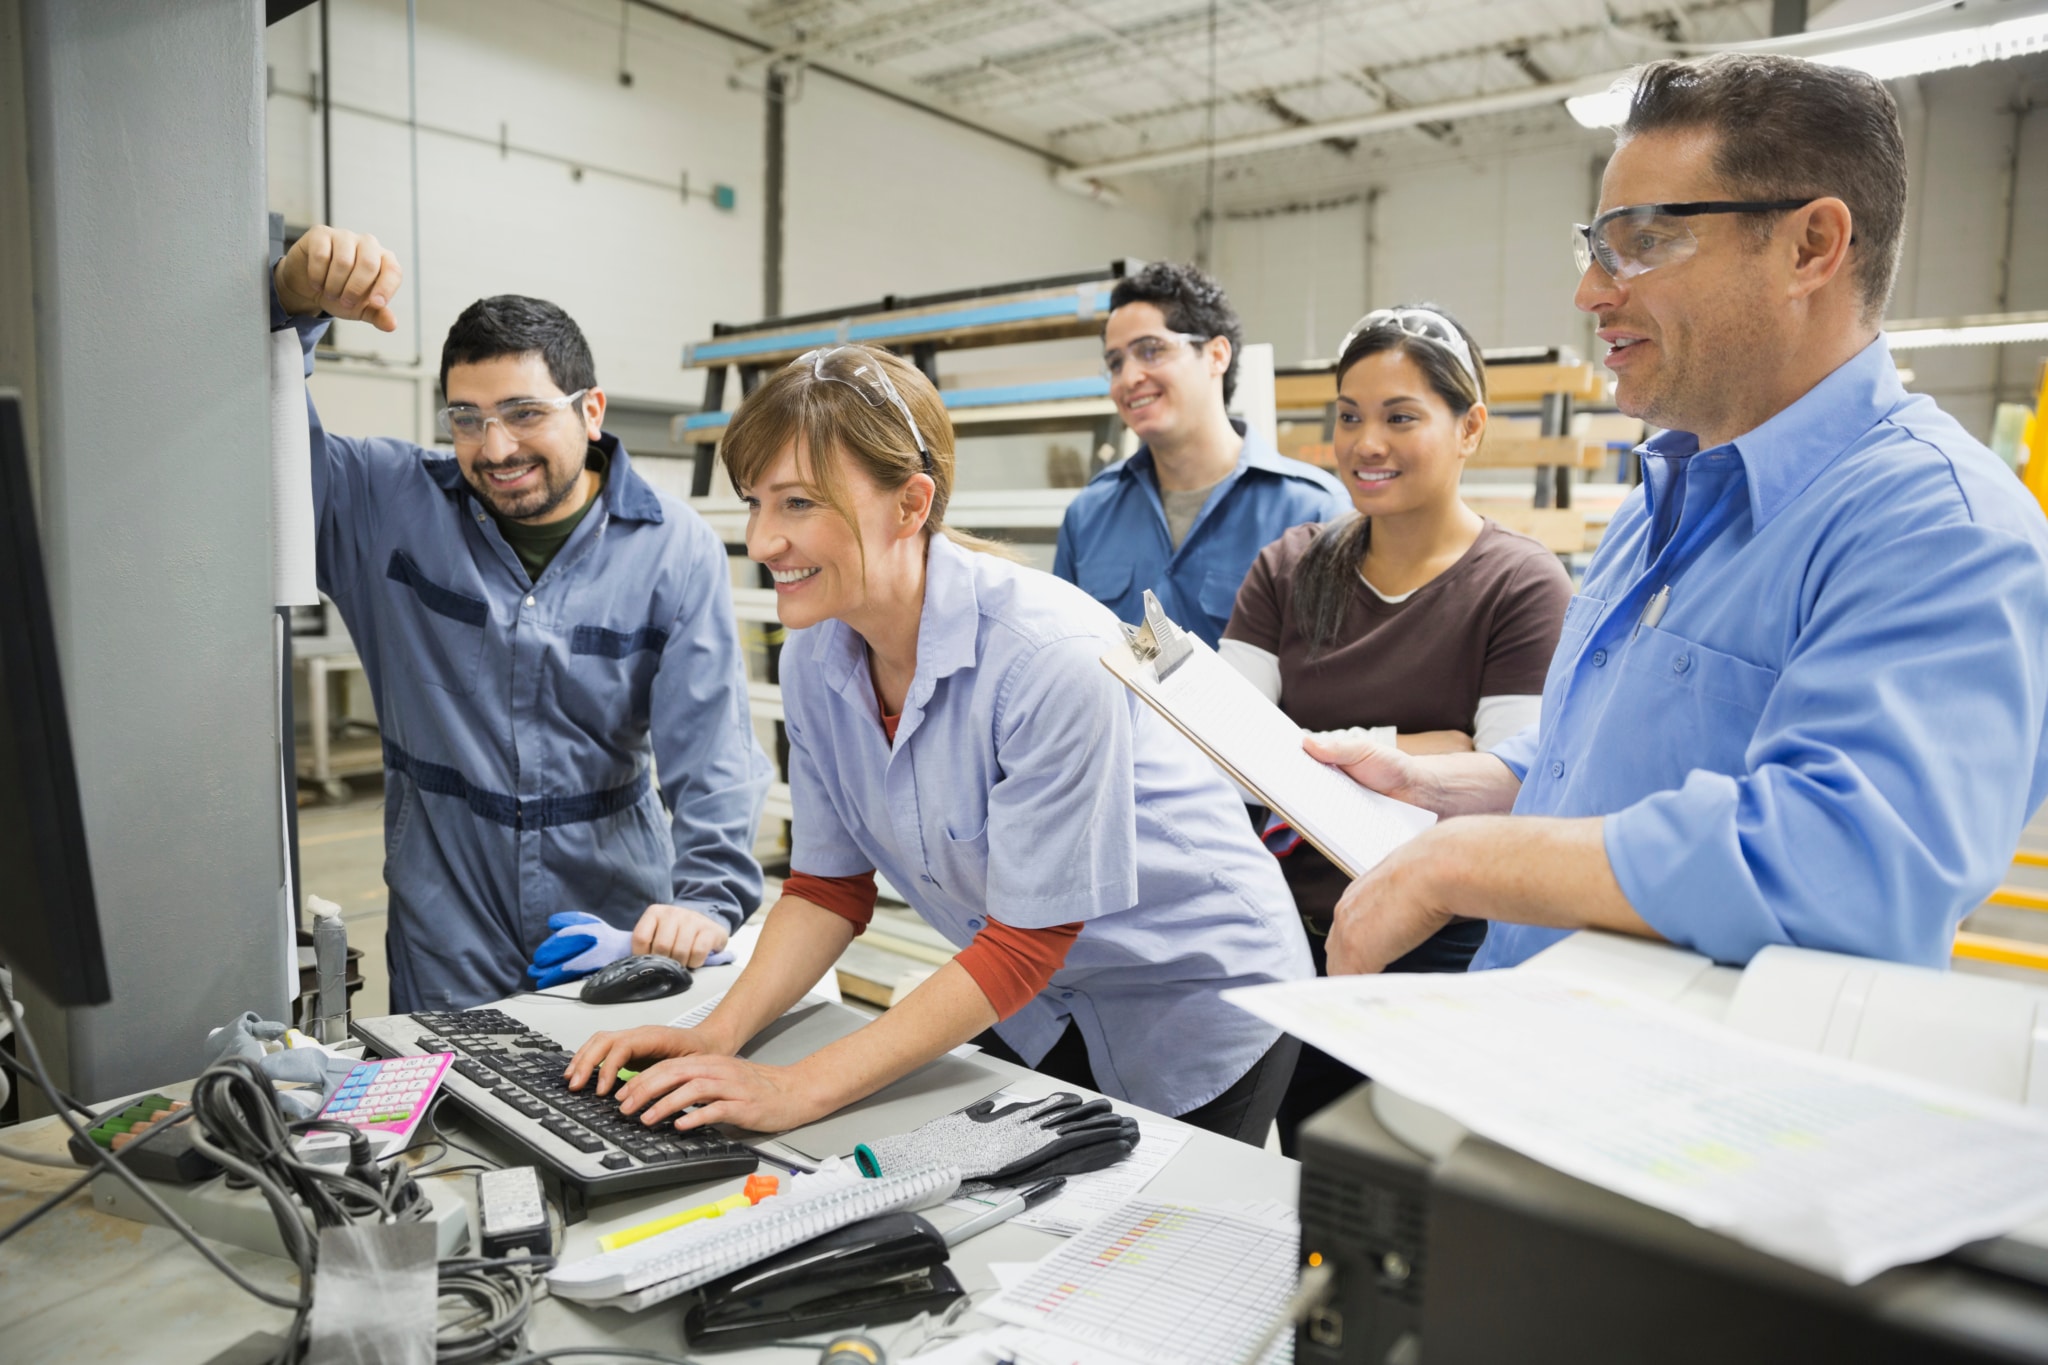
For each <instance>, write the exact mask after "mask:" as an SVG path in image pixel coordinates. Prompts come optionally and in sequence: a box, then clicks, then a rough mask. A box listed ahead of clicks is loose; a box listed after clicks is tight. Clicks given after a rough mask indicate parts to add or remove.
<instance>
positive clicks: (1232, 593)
mask: <svg viewBox="0 0 2048 1365" xmlns="http://www.w3.org/2000/svg"><path fill="white" fill-rule="evenodd" d="M1109 297H1110V310H1109V320H1108V322H1107V323H1106V324H1105V326H1104V328H1103V333H1102V364H1103V368H1104V369H1105V370H1106V371H1108V374H1109V396H1110V399H1111V400H1112V401H1113V402H1115V404H1116V410H1117V415H1118V416H1120V417H1122V418H1123V420H1124V424H1125V425H1126V426H1128V427H1129V428H1130V429H1131V431H1132V433H1133V434H1134V435H1136V436H1137V438H1138V439H1139V440H1141V441H1143V442H1144V444H1143V445H1142V446H1140V447H1139V449H1138V452H1137V453H1136V454H1134V455H1132V456H1131V458H1130V459H1128V460H1123V461H1120V462H1118V463H1116V464H1113V465H1111V466H1110V467H1109V468H1107V469H1105V470H1103V471H1102V472H1101V473H1099V474H1097V475H1096V476H1095V477H1094V478H1093V479H1091V480H1090V481H1089V483H1088V486H1087V487H1086V488H1084V489H1082V490H1081V492H1080V493H1079V494H1078V495H1076V497H1075V498H1074V501H1073V502H1072V503H1071V504H1069V505H1068V507H1067V514H1066V516H1065V518H1064V519H1063V520H1062V521H1061V522H1060V535H1059V546H1058V549H1057V550H1056V551H1055V552H1054V555H1053V572H1054V573H1056V574H1058V575H1059V576H1060V577H1061V578H1064V579H1066V580H1067V581H1068V582H1069V583H1074V584H1077V585H1079V586H1080V588H1081V590H1082V591H1083V592H1085V593H1087V594H1088V595H1089V596H1090V597H1093V598H1094V599H1095V600H1096V601H1098V602H1100V603H1102V604H1103V605H1104V606H1106V607H1108V608H1109V609H1110V610H1111V611H1113V612H1115V613H1116V615H1117V618H1118V619H1119V620H1122V621H1129V622H1137V621H1141V620H1143V619H1144V615H1145V590H1146V589H1147V588H1150V589H1151V590H1152V591H1153V592H1155V593H1157V594H1158V596H1159V602H1160V605H1161V606H1163V607H1165V608H1166V614H1167V615H1168V616H1171V617H1172V618H1173V619H1174V620H1175V621H1178V622H1179V623H1180V624H1181V625H1183V626H1185V627H1186V628H1187V629H1189V630H1191V631H1193V632H1194V633H1195V634H1197V635H1199V636H1201V637H1202V638H1203V639H1204V640H1206V641H1208V642H1209V644H1211V645H1212V646H1213V645H1214V644H1215V643H1216V642H1217V640H1218V639H1220V638H1221V637H1222V634H1223V627H1224V626H1225V625H1227V624H1228V623H1229V621H1230V609H1231V607H1232V605H1233V604H1235V602H1236V601H1237V590H1238V588H1239V587H1241V586H1242V585H1243V583H1244V576H1245V573H1246V571H1247V570H1249V569H1250V568H1251V564H1252V560H1253V559H1255V558H1257V557H1258V553H1259V551H1260V550H1263V549H1264V548H1266V546H1268V545H1270V544H1272V543H1273V542H1274V541H1276V540H1278V539H1279V538H1280V537H1281V535H1283V534H1284V533H1285V532H1286V531H1288V530H1289V529H1290V528H1292V527H1295V526H1300V525H1302V524H1303V523H1305V522H1311V521H1329V520H1331V519H1332V518H1334V517H1336V516H1337V515H1339V514H1340V513H1342V512H1343V511H1345V510H1346V509H1347V508H1349V507H1350V505H1351V503H1350V499H1348V498H1347V497H1345V495H1344V493H1343V490H1341V489H1340V488H1339V487H1338V486H1337V481H1336V480H1335V479H1334V478H1332V477H1331V476H1330V475H1328V474H1325V473H1324V472H1323V471H1322V470H1320V469H1317V468H1316V467H1315V466H1313V465H1307V464H1303V463H1302V462H1301V461H1299V460H1290V459H1288V458H1287V457H1286V456H1284V455H1282V454H1280V452H1279V451H1277V450H1274V449H1273V448H1272V446H1271V445H1269V444H1267V442H1266V439H1265V437H1264V436H1263V435H1261V434H1259V433H1257V432H1253V431H1248V430H1247V429H1246V426H1245V424H1244V423H1243V422H1240V421H1236V420H1234V419H1233V418H1232V417H1231V416H1230V415H1229V413H1228V412H1227V411H1226V410H1225V404H1227V403H1228V402H1229V401H1230V395H1231V393H1232V392H1233V391H1234V390H1235V388H1236V386H1237V352H1238V346H1239V345H1240V343H1241V342H1242V340H1243V334H1242V330H1241V328H1240V327H1239V325H1238V321H1237V314H1236V313H1234V312H1232V311H1231V307H1230V301H1229V300H1228V299H1226V298H1225V297H1224V296H1223V290H1222V289H1221V288H1220V287H1219V286H1218V285H1217V284H1216V282H1215V281H1214V280H1212V279H1210V278H1209V277H1208V276H1206V275H1204V274H1203V273H1202V272H1201V271H1199V270H1196V269H1195V268H1193V267H1192V266H1184V265H1173V264H1170V263H1168V262H1164V261H1155V262H1153V263H1152V264H1151V265H1148V266H1146V267H1145V268H1144V269H1143V270H1141V271H1139V272H1138V273H1137V274H1136V275H1133V276H1130V277H1129V278H1127V279H1122V280H1118V281H1117V284H1116V288H1115V289H1113V290H1112V291H1111V292H1110V296H1109Z"/></svg>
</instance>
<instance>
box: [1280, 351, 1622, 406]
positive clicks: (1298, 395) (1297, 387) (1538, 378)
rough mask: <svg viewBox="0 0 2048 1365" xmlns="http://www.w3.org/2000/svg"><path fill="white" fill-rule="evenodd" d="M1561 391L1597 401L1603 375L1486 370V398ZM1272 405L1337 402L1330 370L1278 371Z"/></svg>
mask: <svg viewBox="0 0 2048 1365" xmlns="http://www.w3.org/2000/svg"><path fill="white" fill-rule="evenodd" d="M1553 393H1561V394H1564V395H1566V396H1567V397H1569V398H1570V399H1571V400H1572V401H1573V402H1575V403H1599V402H1603V401H1605V400H1606V397H1607V377H1606V375H1605V373H1604V372H1603V371H1602V370H1601V368H1600V367H1599V366H1597V365H1588V364H1585V363H1583V362H1581V363H1579V364H1575V365H1495V366H1492V367H1490V368H1489V369H1488V370H1487V371H1486V401H1487V402H1488V403H1492V404H1500V403H1535V402H1540V401H1541V400H1542V399H1543V398H1544V397H1545V396H1546V395H1548V394H1553ZM1273 400H1274V406H1275V407H1277V408H1278V409H1279V410H1280V411H1282V412H1304V411H1308V410H1311V409H1314V408H1321V407H1325V406H1327V405H1328V404H1331V403H1334V402H1336V401H1337V378H1336V375H1335V373H1334V372H1329V371H1326V372H1323V373H1306V374H1304V373H1296V374H1281V375H1275V376H1274V377H1273Z"/></svg>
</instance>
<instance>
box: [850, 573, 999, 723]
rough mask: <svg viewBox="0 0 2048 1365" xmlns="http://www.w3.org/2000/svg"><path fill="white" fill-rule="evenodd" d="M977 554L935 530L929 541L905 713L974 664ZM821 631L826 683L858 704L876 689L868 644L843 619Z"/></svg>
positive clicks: (978, 613) (978, 607)
mask: <svg viewBox="0 0 2048 1365" xmlns="http://www.w3.org/2000/svg"><path fill="white" fill-rule="evenodd" d="M974 553H976V552H975V551H973V550H963V549H961V548H960V547H959V546H958V545H955V544H954V543H953V542H952V541H951V540H949V539H947V538H946V535H945V533H944V532H935V533H934V534H933V535H932V537H931V539H930V541H929V542H928V547H927V549H926V551H925V561H924V606H923V608H922V609H921V610H920V611H919V613H918V619H917V675H916V676H915V677H914V678H913V679H912V680H911V684H910V696H909V697H908V698H907V699H906V701H905V703H904V709H905V710H906V711H908V710H911V709H913V708H917V707H921V706H923V705H924V703H925V702H926V700H928V699H929V698H930V697H931V695H932V692H933V691H934V690H935V689H936V688H937V686H938V682H939V679H941V678H946V677H951V676H952V675H953V674H955V673H958V672H959V671H960V670H961V669H963V668H971V667H973V665H974V654H975V645H976V642H977V638H978V636H979V634H980V632H979V630H978V629H977V626H978V624H979V622H980V619H981V599H980V596H979V595H978V594H977V593H976V591H975V586H974V564H973V561H972V560H971V559H970V558H969V556H970V555H973V554H974ZM818 628H819V629H820V630H825V631H829V632H830V633H829V634H828V635H827V637H826V645H825V648H824V649H823V650H821V651H820V653H821V655H822V656H823V657H822V662H823V663H824V664H825V670H826V671H825V679H826V682H827V684H828V685H829V686H830V687H831V688H832V690H833V691H835V692H838V693H840V694H841V695H842V696H844V697H846V698H847V699H848V700H850V701H854V702H856V703H862V702H865V701H867V700H869V699H870V698H872V696H873V695H874V689H873V686H872V684H870V683H869V682H868V679H867V677H866V674H865V669H866V666H867V657H868V651H867V643H866V642H865V641H864V640H862V639H861V637H860V635H859V634H858V633H857V632H856V631H855V630H854V629H853V627H852V626H849V625H847V624H846V623H845V622H844V621H840V620H837V619H835V620H831V621H826V622H822V623H821V624H820V625H819V627H818ZM905 737H907V736H905Z"/></svg>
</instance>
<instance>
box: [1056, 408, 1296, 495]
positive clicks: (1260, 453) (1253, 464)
mask: <svg viewBox="0 0 2048 1365" xmlns="http://www.w3.org/2000/svg"><path fill="white" fill-rule="evenodd" d="M1230 429H1231V430H1232V431H1234V432H1236V433H1237V434H1238V435H1239V436H1242V437H1243V438H1244V449H1243V450H1242V451H1240V452H1239V453H1238V457H1237V464H1236V466H1235V467H1234V468H1232V469H1231V471H1230V473H1228V474H1226V475H1224V477H1223V481H1224V482H1225V483H1228V482H1230V481H1231V480H1232V479H1234V478H1236V477H1237V476H1238V475H1240V474H1242V473H1244V471H1245V470H1247V469H1262V470H1264V471H1265V472H1266V473H1268V474H1280V475H1283V476H1292V475H1293V474H1295V473H1297V472H1299V471H1298V470H1296V469H1294V468H1290V464H1291V462H1290V461H1289V460H1288V459H1287V457H1286V456H1284V455H1282V454H1281V453H1280V452H1279V451H1278V450H1277V449H1275V448H1274V446H1273V444H1272V443H1271V442H1270V441H1268V440H1267V439H1266V435H1265V433H1264V432H1262V431H1253V430H1251V428H1250V427H1249V426H1247V425H1246V424H1245V423H1244V422H1242V421H1240V420H1238V419H1237V418H1235V417H1233V418H1231V419H1230ZM1112 474H1113V475H1115V476H1116V477H1118V478H1125V479H1135V478H1137V477H1138V476H1139V475H1140V474H1145V475H1148V476H1150V478H1151V481H1152V483H1153V484H1154V485H1155V486H1156V485H1157V484H1158V482H1159V475H1158V474H1157V473H1156V472H1154V470H1153V466H1152V447H1150V446H1139V447H1138V452H1137V454H1135V455H1133V456H1131V458H1130V459H1128V460H1125V461H1124V462H1123V463H1122V464H1120V465H1112V466H1111V467H1110V468H1108V469H1105V470H1103V471H1102V473H1100V474H1098V475H1096V476H1095V477H1096V478H1098V479H1100V478H1107V477H1110V476H1111V475H1112Z"/></svg>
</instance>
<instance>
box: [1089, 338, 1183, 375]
mask: <svg viewBox="0 0 2048 1365" xmlns="http://www.w3.org/2000/svg"><path fill="white" fill-rule="evenodd" d="M1208 344H1209V338H1207V337H1198V336H1195V335H1194V334H1193V333H1191V332H1169V333H1167V334H1166V335H1165V336H1163V337H1139V338H1138V339H1137V340H1136V341H1134V342H1132V343H1131V344H1130V347H1129V348H1128V349H1126V350H1122V351H1104V352H1103V353H1102V372H1103V373H1104V374H1106V375H1108V376H1109V377H1110V378H1111V379H1114V378H1116V377H1117V376H1118V375H1120V374H1122V373H1123V370H1124V366H1125V365H1126V364H1131V365H1136V366H1137V367H1138V368H1139V369H1141V370H1152V369H1157V368H1158V367H1159V364H1160V362H1161V361H1163V360H1167V359H1169V358H1171V357H1172V356H1173V355H1174V354H1175V353H1176V352H1178V351H1179V350H1180V348H1181V347H1182V346H1183V345H1185V346H1187V347H1188V349H1190V350H1197V349H1199V348H1201V347H1203V346H1207V345H1208Z"/></svg>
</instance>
